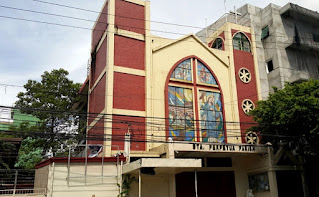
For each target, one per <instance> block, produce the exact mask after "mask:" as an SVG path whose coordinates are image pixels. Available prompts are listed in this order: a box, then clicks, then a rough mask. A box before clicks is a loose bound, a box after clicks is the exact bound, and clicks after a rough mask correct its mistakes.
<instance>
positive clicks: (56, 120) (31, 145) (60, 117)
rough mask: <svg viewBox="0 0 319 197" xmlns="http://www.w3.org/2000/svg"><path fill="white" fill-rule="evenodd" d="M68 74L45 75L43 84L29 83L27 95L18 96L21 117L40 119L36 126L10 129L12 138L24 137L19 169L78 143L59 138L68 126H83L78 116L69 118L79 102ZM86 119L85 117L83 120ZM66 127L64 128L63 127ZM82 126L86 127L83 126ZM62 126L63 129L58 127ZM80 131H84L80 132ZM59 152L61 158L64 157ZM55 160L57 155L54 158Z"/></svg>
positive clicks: (52, 73)
mask: <svg viewBox="0 0 319 197" xmlns="http://www.w3.org/2000/svg"><path fill="white" fill-rule="evenodd" d="M68 74H69V73H68V71H66V70H64V69H58V70H52V71H51V72H47V71H46V72H44V74H43V75H41V81H40V82H38V81H35V80H29V81H28V82H27V83H26V84H25V85H24V88H25V90H26V91H25V92H19V93H18V95H17V97H18V101H17V102H16V103H15V104H16V107H18V108H19V109H20V111H21V112H22V113H26V114H31V115H33V116H35V117H37V118H38V119H39V122H38V123H37V124H34V123H33V124H31V123H29V122H23V123H21V124H20V125H19V126H11V127H10V130H11V131H16V132H12V134H11V136H13V137H22V138H24V139H25V140H24V141H23V142H22V145H21V148H20V152H19V160H18V163H16V167H22V168H32V167H34V165H35V164H36V163H37V162H39V161H41V160H42V158H44V157H45V155H46V153H48V152H49V151H50V150H54V153H55V152H56V151H57V150H59V149H60V147H61V144H62V145H63V144H70V143H74V142H76V141H77V139H70V140H67V139H65V138H63V136H64V135H62V134H59V131H60V130H61V129H65V127H67V126H66V125H69V126H71V125H72V124H74V125H75V124H78V123H79V122H81V121H80V120H79V117H78V116H73V115H70V113H68V112H70V111H71V108H72V106H73V104H74V103H75V102H77V101H78V100H79V95H78V91H79V89H80V87H81V84H79V83H73V81H72V80H70V79H68V77H67V75H68ZM82 118H84V119H85V117H82ZM61 125H63V126H61ZM81 125H82V126H83V125H84V124H81ZM59 126H60V127H59ZM79 131H82V132H83V131H84V129H83V128H79ZM64 154H65V153H64V151H63V150H60V152H59V155H64ZM54 156H55V155H54Z"/></svg>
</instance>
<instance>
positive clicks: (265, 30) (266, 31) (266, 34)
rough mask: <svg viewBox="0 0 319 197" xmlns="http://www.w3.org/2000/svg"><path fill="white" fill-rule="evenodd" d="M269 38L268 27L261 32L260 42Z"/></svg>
mask: <svg viewBox="0 0 319 197" xmlns="http://www.w3.org/2000/svg"><path fill="white" fill-rule="evenodd" d="M268 36H269V27H268V25H267V26H266V27H264V28H263V29H262V30H261V40H263V39H265V38H267V37H268Z"/></svg>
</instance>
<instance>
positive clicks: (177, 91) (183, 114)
mask: <svg viewBox="0 0 319 197" xmlns="http://www.w3.org/2000/svg"><path fill="white" fill-rule="evenodd" d="M168 100H169V107H168V108H169V133H170V137H172V138H173V139H174V140H179V141H184V140H185V141H194V140H195V132H194V111H193V91H192V89H188V88H181V87H174V86H169V87H168Z"/></svg>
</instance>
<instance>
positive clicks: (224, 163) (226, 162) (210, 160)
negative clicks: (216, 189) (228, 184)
mask: <svg viewBox="0 0 319 197" xmlns="http://www.w3.org/2000/svg"><path fill="white" fill-rule="evenodd" d="M206 167H232V161H231V158H227V157H226V158H222V157H207V158H206Z"/></svg>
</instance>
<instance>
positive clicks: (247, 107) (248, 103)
mask: <svg viewBox="0 0 319 197" xmlns="http://www.w3.org/2000/svg"><path fill="white" fill-rule="evenodd" d="M241 108H242V110H243V112H244V113H245V114H246V115H248V113H249V112H250V111H251V110H253V109H255V104H254V102H253V101H252V100H250V99H245V100H243V102H242V104H241Z"/></svg>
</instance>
